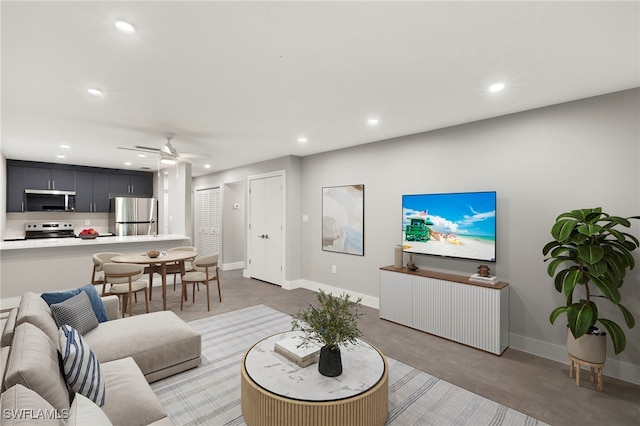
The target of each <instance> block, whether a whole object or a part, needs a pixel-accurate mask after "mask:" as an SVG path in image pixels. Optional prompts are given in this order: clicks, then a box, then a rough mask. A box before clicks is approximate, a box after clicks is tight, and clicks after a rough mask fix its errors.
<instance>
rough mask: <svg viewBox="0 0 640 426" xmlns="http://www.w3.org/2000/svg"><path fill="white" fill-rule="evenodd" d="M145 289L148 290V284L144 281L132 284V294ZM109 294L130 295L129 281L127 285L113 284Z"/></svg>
mask: <svg viewBox="0 0 640 426" xmlns="http://www.w3.org/2000/svg"><path fill="white" fill-rule="evenodd" d="M145 288H147V283H146V282H144V281H134V282H132V283H131V291H132V292H134V291H139V290H143V289H145ZM109 293H111V294H116V293H117V294H122V293H125V294H126V293H129V282H128V281H127V283H126V284H112V285H111V288H110V289H109Z"/></svg>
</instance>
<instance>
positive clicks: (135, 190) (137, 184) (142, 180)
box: [109, 172, 153, 197]
mask: <svg viewBox="0 0 640 426" xmlns="http://www.w3.org/2000/svg"><path fill="white" fill-rule="evenodd" d="M109 192H110V193H111V194H112V195H138V196H145V197H152V196H153V173H150V172H138V173H124V172H123V173H110V174H109Z"/></svg>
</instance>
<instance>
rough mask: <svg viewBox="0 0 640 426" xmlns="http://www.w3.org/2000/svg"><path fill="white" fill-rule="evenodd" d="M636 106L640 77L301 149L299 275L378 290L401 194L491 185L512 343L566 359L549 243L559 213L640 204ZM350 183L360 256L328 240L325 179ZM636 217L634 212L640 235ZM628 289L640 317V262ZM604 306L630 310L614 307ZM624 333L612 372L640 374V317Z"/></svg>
mask: <svg viewBox="0 0 640 426" xmlns="http://www.w3.org/2000/svg"><path fill="white" fill-rule="evenodd" d="M639 117H640V90H639V89H633V90H628V91H623V92H618V93H613V94H608V95H604V96H599V97H594V98H589V99H584V100H580V101H575V102H569V103H565V104H560V105H555V106H550V107H546V108H540V109H536V110H531V111H526V112H522V113H517V114H512V115H508V116H503V117H499V118H494V119H489V120H483V121H479V122H474V123H469V124H464V125H460V126H455V127H450V128H446V129H442V130H437V131H431V132H426V133H422V134H417V135H413V136H407V137H401V138H397V139H392V140H386V141H381V142H376V143H371V144H368V145H361V146H357V147H354V148H349V149H344V150H339V151H333V152H328V153H323V154H317V155H312V156H308V157H304V158H303V159H302V181H303V185H302V186H303V190H302V214H305V215H309V222H308V223H303V224H302V225H303V226H302V253H303V256H302V277H303V278H304V279H305V280H307V281H310V282H313V283H321V284H324V285H328V286H332V287H337V288H342V289H345V290H347V291H350V292H355V293H360V294H365V295H370V296H374V297H378V294H379V271H378V268H379V267H381V266H385V265H391V264H393V248H394V245H396V244H400V243H401V238H402V235H401V196H402V194H411V193H441V192H465V191H483V190H495V191H497V196H498V206H497V226H498V230H497V262H496V263H495V264H492V265H491V269H492V271H493V272H494V273H495V274H496V275H497V276H498V278H500V279H501V280H502V281H507V282H509V283H510V286H511V291H510V330H511V345H512V346H513V347H516V348H519V349H522V350H525V351H527V352H532V353H536V354H538V355H542V356H546V357H549V358H553V359H558V360H561V361H565V362H566V350H565V348H564V342H565V339H566V328H565V327H564V326H563V325H562V322H561V321H559V322H557V323H556V324H555V325H551V324H550V323H549V320H548V317H549V313H550V312H551V310H552V309H553V308H554V307H556V306H557V305H559V304H561V303H563V297H562V296H561V295H560V294H558V293H557V292H556V291H555V289H554V287H553V282H552V279H551V278H550V277H548V276H547V274H546V264H545V263H543V256H542V253H541V250H542V247H543V246H544V245H545V244H546V243H547V242H548V241H549V240H550V238H551V237H550V229H551V226H552V224H553V222H554V220H555V218H556V216H557V215H558V214H559V213H562V212H565V211H568V210H572V209H577V208H589V207H598V206H601V207H603V209H604V210H605V211H607V212H609V213H610V214H614V215H620V216H631V215H638V214H640V167H639V165H640V148H639V145H640V129H639ZM347 184H364V185H365V214H364V221H365V225H364V227H365V237H364V239H365V255H364V256H363V257H360V256H353V255H345V254H338V253H332V252H325V251H322V248H321V243H320V241H321V228H322V226H321V223H322V222H321V220H322V218H321V214H322V207H321V190H322V187H324V186H334V185H347ZM636 222H640V221H636ZM638 229H639V226H638V223H634V225H633V230H632V232H633V233H634V234H635V235H636V236H637V235H638V234H639V232H638ZM639 254H640V253H637V252H636V259H637V261H638V262H640V257H639ZM414 262H415V263H416V264H418V265H419V266H420V267H422V268H431V269H435V270H440V271H447V272H452V273H458V274H461V275H471V274H473V273H475V272H476V268H477V266H478V264H480V262H474V261H465V260H451V259H443V258H436V257H431V256H415V255H414ZM332 265H336V270H337V273H335V274H333V273H332V272H331V271H332ZM622 293H623V294H624V296H625V298H626V299H625V300H626V303H625V305H626V306H627V307H628V308H629V309H630V310H631V311H632V312H633V313H634V314H635V316H636V319H637V320H638V322H639V323H640V265H639V266H638V267H637V268H636V269H634V270H633V271H632V272H631V274H630V275H629V276H628V278H627V280H626V283H625V286H624V288H623V290H622ZM602 306H603V307H604V306H605V304H602ZM607 308H608V307H607ZM602 310H603V311H606V312H607V314H609V313H610V317H612V318H615V319H617V320H622V317H621V314H620V312H618V311H617V308H616V309H606V308H603V309H602ZM626 334H627V350H626V351H625V352H623V353H622V354H620V355H619V356H615V355H614V354H613V350H612V349H611V348H609V350H608V353H609V357H613V358H615V359H616V360H619V361H620V362H619V363H608V364H607V366H608V370H609V371H608V372H607V374H612V375H613V374H615V372H614V371H613V370H615V369H616V368H618V369H620V373H619V374H618V377H620V376H622V377H624V376H625V374H627V372H630V371H631V372H633V371H635V373H634V374H635V375H636V377H634V378H627V380H628V381H634V382H636V383H638V382H640V376H638V371H639V369H638V368H637V367H638V366H640V326H637V327H636V328H635V329H633V330H631V331H628V332H626ZM609 346H610V345H609ZM633 366H635V367H636V368H633Z"/></svg>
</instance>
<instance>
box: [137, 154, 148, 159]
mask: <svg viewBox="0 0 640 426" xmlns="http://www.w3.org/2000/svg"><path fill="white" fill-rule="evenodd" d="M138 157H140V158H147V156H146V155H144V154H138Z"/></svg>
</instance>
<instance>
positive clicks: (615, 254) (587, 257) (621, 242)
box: [542, 207, 640, 368]
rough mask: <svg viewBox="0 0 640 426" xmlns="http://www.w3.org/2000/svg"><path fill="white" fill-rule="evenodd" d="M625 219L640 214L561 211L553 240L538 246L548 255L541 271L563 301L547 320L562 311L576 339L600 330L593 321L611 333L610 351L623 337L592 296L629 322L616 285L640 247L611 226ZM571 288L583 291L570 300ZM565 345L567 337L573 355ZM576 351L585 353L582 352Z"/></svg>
mask: <svg viewBox="0 0 640 426" xmlns="http://www.w3.org/2000/svg"><path fill="white" fill-rule="evenodd" d="M629 219H640V216H632V217H627V218H624V217H619V216H611V215H609V214H607V213H605V212H603V211H602V208H601V207H596V208H592V209H580V210H572V211H570V212H567V213H562V214H560V215H559V216H558V217H557V218H556V221H555V223H554V224H553V227H552V228H551V235H552V237H553V240H552V241H551V242H549V243H547V244H546V245H545V246H544V248H543V249H542V254H544V255H545V256H548V257H547V258H545V259H544V261H545V262H546V261H549V265H548V266H547V273H548V274H549V276H550V277H554V276H555V279H554V284H555V288H556V290H557V291H558V292H559V293H563V295H564V296H565V303H564V304H563V305H562V306H559V307H557V308H555V309H554V310H553V311H552V312H551V314H550V316H549V320H550V322H551V323H552V324H553V323H554V322H555V320H556V319H557V318H558V317H559V316H560V315H562V314H567V323H568V327H569V331H570V333H569V334H571V335H572V337H574V338H575V339H577V340H580V339H581V338H582V337H584V336H585V335H588V334H596V333H598V334H599V333H603V332H602V331H598V329H597V328H596V323H600V324H601V325H602V326H603V327H604V328H605V329H606V331H607V333H608V334H609V336H610V337H611V341H612V343H613V348H614V351H615V353H616V354H619V353H620V352H622V351H623V350H624V349H625V347H626V343H627V342H626V336H625V334H624V331H623V330H622V327H620V325H618V324H617V323H616V322H614V321H613V320H611V319H608V318H603V317H601V316H600V315H601V313H603V312H604V310H599V309H598V307H597V305H596V303H595V301H596V300H602V299H604V300H609V301H610V302H611V303H613V304H614V305H615V306H617V307H618V308H619V309H620V311H621V312H622V315H623V317H624V321H625V323H626V325H627V327H628V328H630V329H631V328H633V327H634V326H635V318H634V317H633V315H632V313H631V311H629V309H627V308H626V307H625V306H624V305H622V303H621V300H622V296H621V292H620V287H621V286H622V285H623V282H624V277H625V275H626V273H627V270H631V269H633V267H634V266H635V261H634V258H633V255H632V251H634V250H635V249H637V248H638V246H640V241H639V240H638V238H636V237H635V236H633V235H631V234H629V233H626V232H623V231H621V230H618V229H616V227H617V226H622V227H625V228H629V227H630V226H631V222H630V220H629ZM558 268H561V269H558ZM577 290H580V291H581V292H582V290H584V294H583V295H582V294H581V295H580V296H577V295H576V296H577V298H578V300H577V301H574V293H576V292H577ZM596 293H599V294H596ZM596 297H597V298H598V299H596ZM587 337H589V336H587ZM599 340H600V341H602V342H603V343H602V344H605V343H604V342H606V339H599ZM569 346H571V347H574V345H569V342H568V348H567V349H568V352H569V355H570V356H574V357H576V358H577V354H573V353H571V349H570V347H569ZM604 351H605V349H604V348H599V349H598V350H597V352H599V353H600V354H602V353H604ZM580 356H582V357H589V355H586V354H584V353H583V354H580ZM581 360H582V361H590V360H588V359H581ZM593 362H594V363H598V361H597V360H596V361H593ZM578 368H579V366H578Z"/></svg>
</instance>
